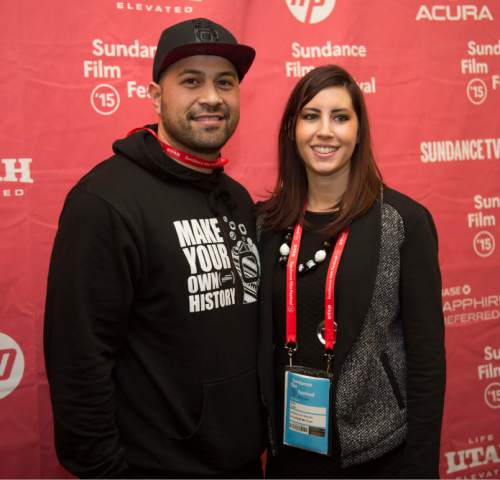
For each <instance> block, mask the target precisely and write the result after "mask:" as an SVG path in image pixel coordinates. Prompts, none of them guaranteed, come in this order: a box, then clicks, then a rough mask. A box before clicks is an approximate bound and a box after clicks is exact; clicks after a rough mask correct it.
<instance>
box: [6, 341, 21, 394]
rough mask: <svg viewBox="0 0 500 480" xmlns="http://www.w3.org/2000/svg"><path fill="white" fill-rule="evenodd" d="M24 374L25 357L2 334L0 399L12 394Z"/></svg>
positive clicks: (16, 345) (13, 342)
mask: <svg viewBox="0 0 500 480" xmlns="http://www.w3.org/2000/svg"><path fill="white" fill-rule="evenodd" d="M23 373H24V355H23V352H22V350H21V348H20V347H19V345H18V344H17V342H15V341H14V340H13V339H12V338H10V337H9V336H7V335H5V334H3V333H0V399H2V398H4V397H6V396H7V395H9V394H10V393H12V392H13V391H14V390H15V388H16V387H17V386H18V385H19V382H20V381H21V378H22V377H23Z"/></svg>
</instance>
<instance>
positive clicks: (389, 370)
mask: <svg viewBox="0 0 500 480" xmlns="http://www.w3.org/2000/svg"><path fill="white" fill-rule="evenodd" d="M380 361H381V362H382V366H383V367H384V371H385V374H386V375H387V378H388V379H389V383H390V384H391V387H392V391H393V393H394V396H395V397H396V400H397V402H398V405H399V408H400V410H403V409H404V408H405V403H404V400H403V395H402V394H401V390H400V389H399V385H398V381H397V380H396V375H394V372H393V370H392V368H391V364H390V363H389V357H388V356H387V354H386V353H385V352H382V353H381V354H380Z"/></svg>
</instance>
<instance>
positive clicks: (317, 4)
mask: <svg viewBox="0 0 500 480" xmlns="http://www.w3.org/2000/svg"><path fill="white" fill-rule="evenodd" d="M286 4H287V6H288V8H289V10H290V11H291V12H292V14H293V16H294V17H295V18H296V19H297V20H298V21H299V22H302V23H319V22H322V21H323V20H325V19H327V18H328V17H329V16H330V14H331V13H332V12H333V9H334V8H335V0H286Z"/></svg>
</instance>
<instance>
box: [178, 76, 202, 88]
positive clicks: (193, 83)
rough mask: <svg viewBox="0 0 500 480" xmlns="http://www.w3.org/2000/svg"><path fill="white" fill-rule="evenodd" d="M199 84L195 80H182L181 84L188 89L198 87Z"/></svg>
mask: <svg viewBox="0 0 500 480" xmlns="http://www.w3.org/2000/svg"><path fill="white" fill-rule="evenodd" d="M199 83H200V82H199V81H198V79H197V78H185V79H184V80H182V84H183V85H186V86H188V87H195V86H197V85H199Z"/></svg>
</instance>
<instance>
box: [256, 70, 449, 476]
mask: <svg viewBox="0 0 500 480" xmlns="http://www.w3.org/2000/svg"><path fill="white" fill-rule="evenodd" d="M259 224H260V227H261V230H262V234H261V242H260V243H261V257H262V262H263V270H262V277H263V278H262V286H261V292H262V293H261V326H260V332H261V352H260V359H259V361H260V376H261V382H262V389H263V398H264V402H265V404H266V408H267V410H268V414H269V427H270V428H269V431H270V436H271V447H272V448H271V450H272V453H273V455H269V458H268V472H267V476H268V477H288V478H290V477H302V478H321V477H323V478H377V477H379V478H391V477H393V478H402V477H411V478H424V477H429V478H437V477H438V463H439V443H440V429H441V419H442V411H443V397H444V385H445V355H444V329H443V325H444V324H443V317H442V308H441V279H440V271H439V265H438V258H437V237H436V230H435V227H434V223H433V220H432V218H431V215H430V214H429V212H428V211H427V210H426V209H425V208H424V207H423V206H422V205H420V204H418V203H416V202H415V201H413V200H411V199H410V198H408V197H406V196H404V195H402V194H401V193H398V192H396V191H394V190H391V189H389V188H387V187H386V186H384V185H383V183H382V179H381V175H380V172H379V170H378V168H377V166H376V165H375V162H374V159H373V154H372V150H371V145H370V129H369V124H368V116H367V112H366V107H365V103H364V100H363V95H362V93H361V91H360V89H359V87H358V85H357V84H356V82H355V81H354V80H353V78H352V77H351V76H350V75H349V74H348V73H347V72H346V71H345V70H343V69H342V68H340V67H338V66H335V65H329V66H323V67H320V68H316V69H315V70H313V71H311V72H310V73H308V74H307V75H306V76H305V77H304V78H302V79H301V81H300V82H299V83H298V84H297V86H296V87H295V89H294V90H293V92H292V94H291V96H290V99H289V100H288V104H287V106H286V108H285V112H284V115H283V119H282V122H281V128H280V134H279V172H278V180H277V183H276V187H275V189H274V192H273V193H272V195H271V197H270V198H269V200H268V201H267V202H265V203H264V204H263V205H261V214H260V217H259ZM273 365H274V367H273ZM276 453H277V455H274V454H276Z"/></svg>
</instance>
